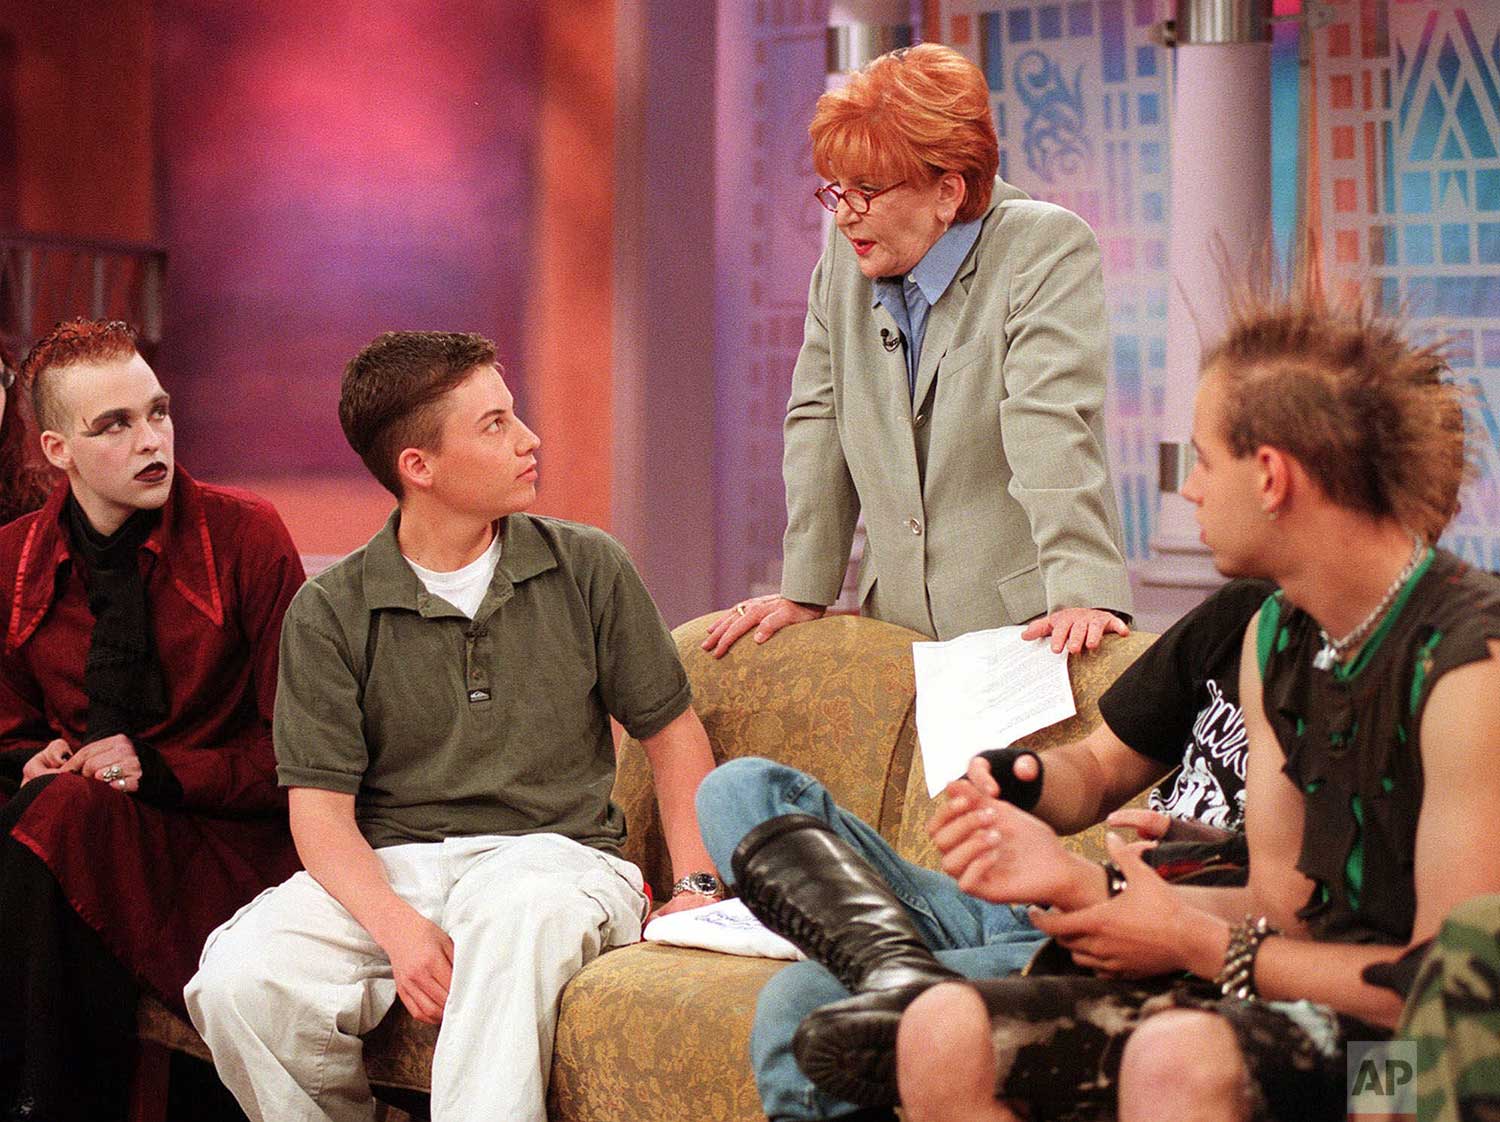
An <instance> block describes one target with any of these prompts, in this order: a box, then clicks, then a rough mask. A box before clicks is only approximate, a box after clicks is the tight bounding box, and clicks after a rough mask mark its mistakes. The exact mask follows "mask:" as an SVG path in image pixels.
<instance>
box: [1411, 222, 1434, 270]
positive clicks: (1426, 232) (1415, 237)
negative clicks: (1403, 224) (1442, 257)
mask: <svg viewBox="0 0 1500 1122" xmlns="http://www.w3.org/2000/svg"><path fill="white" fill-rule="evenodd" d="M1432 261H1433V254H1432V227H1431V226H1408V227H1407V228H1406V262H1405V263H1406V264H1408V265H1431V264H1432Z"/></svg>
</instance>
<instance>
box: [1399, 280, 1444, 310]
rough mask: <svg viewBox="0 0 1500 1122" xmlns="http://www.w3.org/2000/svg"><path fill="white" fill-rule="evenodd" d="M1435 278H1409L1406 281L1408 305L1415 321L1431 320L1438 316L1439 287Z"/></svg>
mask: <svg viewBox="0 0 1500 1122" xmlns="http://www.w3.org/2000/svg"><path fill="white" fill-rule="evenodd" d="M1436 279H1437V278H1435V277H1408V278H1407V279H1406V305H1407V307H1408V308H1409V309H1411V315H1412V318H1414V319H1431V318H1432V317H1433V316H1434V315H1436V314H1437V285H1436V283H1434V282H1435V281H1436Z"/></svg>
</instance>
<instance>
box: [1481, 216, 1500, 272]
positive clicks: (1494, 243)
mask: <svg viewBox="0 0 1500 1122" xmlns="http://www.w3.org/2000/svg"><path fill="white" fill-rule="evenodd" d="M1475 230H1476V232H1477V233H1478V235H1479V263H1480V264H1481V265H1500V222H1480V223H1479V224H1478V225H1477V226H1476V227H1475Z"/></svg>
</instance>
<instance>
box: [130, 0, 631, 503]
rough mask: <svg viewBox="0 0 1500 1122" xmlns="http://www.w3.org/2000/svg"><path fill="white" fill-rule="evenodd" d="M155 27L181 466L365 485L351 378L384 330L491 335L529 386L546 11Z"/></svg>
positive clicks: (344, 11)
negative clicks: (359, 475)
mask: <svg viewBox="0 0 1500 1122" xmlns="http://www.w3.org/2000/svg"><path fill="white" fill-rule="evenodd" d="M157 21H158V26H157V33H158V45H159V55H158V66H159V70H158V74H157V81H156V89H157V98H158V105H157V126H158V133H157V144H158V152H159V160H158V166H159V168H160V176H161V196H160V197H161V200H162V203H161V206H162V222H161V229H162V235H163V239H164V241H165V242H166V245H167V248H168V251H169V254H170V264H169V269H168V285H167V305H166V321H167V340H166V342H165V343H164V345H163V347H162V349H161V351H160V353H159V356H158V364H159V366H160V369H161V373H162V378H163V380H164V381H165V382H166V383H167V385H168V387H169V389H171V390H172V391H173V396H174V399H175V400H174V410H175V411H176V413H177V415H178V418H179V419H178V426H179V437H178V439H179V447H180V449H181V451H182V454H183V456H184V458H185V460H186V462H187V463H188V464H189V466H190V468H191V469H193V470H196V471H198V472H200V473H203V474H207V475H216V476H224V475H235V474H240V475H260V476H265V475H280V474H289V473H293V472H316V473H322V474H336V473H341V472H345V471H351V472H352V471H362V470H363V469H362V468H360V467H359V466H358V461H357V460H356V459H355V458H354V456H353V454H352V453H350V452H349V451H348V449H347V447H346V446H345V444H344V440H343V436H342V434H341V433H340V431H339V428H338V420H337V417H336V415H335V406H336V402H337V398H338V382H339V377H340V374H341V372H342V368H343V364H344V363H345V362H346V361H347V360H348V358H349V357H350V356H351V355H352V354H353V353H354V352H355V351H356V350H357V349H358V348H359V347H360V346H362V345H363V344H364V343H366V342H367V341H369V339H370V338H371V337H373V336H374V335H375V334H376V333H377V332H379V331H382V330H386V329H390V328H431V329H443V330H465V331H479V332H482V333H484V334H486V335H488V336H490V337H491V338H494V339H495V340H497V342H498V343H499V344H500V350H501V357H502V359H503V360H507V361H509V362H511V363H512V370H511V373H512V380H513V382H518V381H519V379H520V378H521V377H522V376H523V375H524V371H519V370H517V369H515V366H514V363H515V361H516V360H517V359H518V358H519V356H521V355H522V354H523V353H524V346H523V339H522V332H523V330H524V328H525V310H526V299H527V289H528V286H527V277H528V272H529V265H530V234H529V231H530V228H531V214H532V194H533V163H534V151H533V149H534V145H535V136H536V114H537V105H538V87H539V83H540V53H541V41H540V40H541V36H540V26H539V17H538V5H537V4H536V3H535V0H449V2H448V3H444V4H442V5H431V6H429V5H426V4H422V3H418V2H415V0H409V2H406V3H391V4H383V5H367V4H364V3H360V2H358V0H324V2H323V3H320V4H317V5H303V4H298V3H292V2H290V0H261V2H259V3H254V4H245V5H221V4H217V3H212V2H210V0H160V3H158V5H157ZM603 173H607V169H601V174H603ZM246 434H253V438H252V439H246V438H245V437H246Z"/></svg>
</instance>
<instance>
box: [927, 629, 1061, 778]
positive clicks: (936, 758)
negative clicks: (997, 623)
mask: <svg viewBox="0 0 1500 1122" xmlns="http://www.w3.org/2000/svg"><path fill="white" fill-rule="evenodd" d="M1023 630H1024V628H1022V627H1019V626H1017V627H996V628H993V629H991V630H989V631H971V632H969V633H968V634H967V635H960V636H959V637H958V638H957V639H949V640H948V641H947V642H945V643H913V644H912V645H911V649H912V661H913V663H914V664H915V666H916V673H917V736H918V738H919V739H920V740H921V744H922V767H923V769H924V770H925V771H926V773H927V792H928V794H930V795H932V796H933V797H936V796H937V794H938V792H939V791H941V790H942V789H943V788H944V787H945V786H946V785H947V784H948V783H950V782H952V781H953V780H955V779H957V778H958V777H959V776H961V775H963V773H964V771H965V770H966V769H967V768H968V766H969V761H970V760H971V759H973V757H974V754H975V753H976V752H983V751H985V750H986V749H988V748H1004V747H1007V746H1008V745H1010V744H1012V743H1014V742H1015V741H1016V740H1018V739H1020V738H1021V737H1023V736H1025V735H1026V734H1027V733H1031V732H1035V731H1036V730H1037V729H1041V728H1046V727H1047V726H1048V725H1051V724H1056V723H1057V722H1058V721H1061V720H1064V719H1065V718H1068V717H1071V716H1072V715H1073V714H1074V713H1076V712H1077V711H1078V709H1077V707H1076V706H1075V705H1074V704H1073V687H1072V685H1071V684H1070V683H1069V681H1068V656H1067V654H1066V653H1060V654H1054V653H1053V652H1052V647H1051V639H1048V638H1044V639H1031V640H1022V638H1021V632H1022V631H1023Z"/></svg>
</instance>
